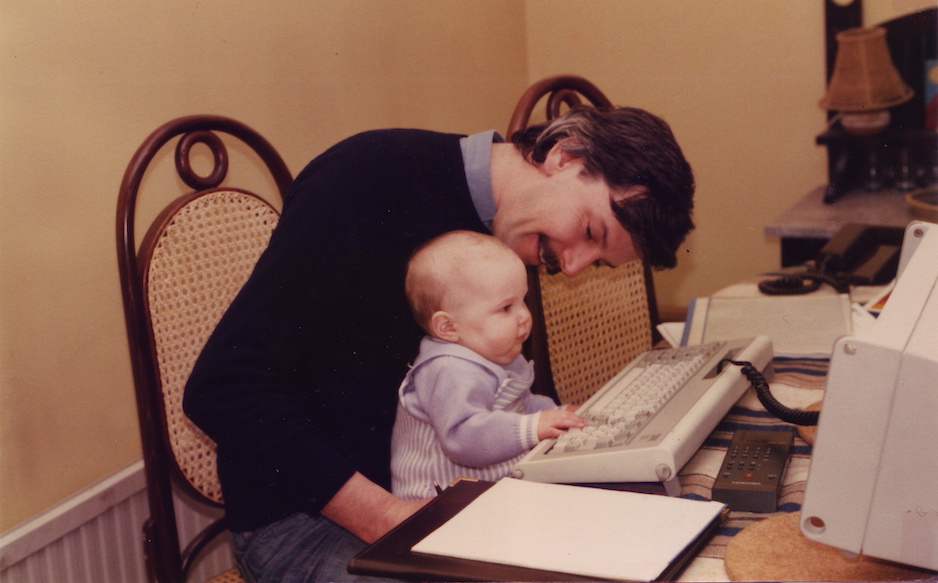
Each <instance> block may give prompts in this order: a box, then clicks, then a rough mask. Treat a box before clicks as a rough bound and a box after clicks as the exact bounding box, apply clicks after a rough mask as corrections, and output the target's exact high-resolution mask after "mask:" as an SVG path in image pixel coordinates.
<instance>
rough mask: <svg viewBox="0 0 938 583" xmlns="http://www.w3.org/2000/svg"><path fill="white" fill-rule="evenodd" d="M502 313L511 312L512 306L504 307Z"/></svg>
mask: <svg viewBox="0 0 938 583" xmlns="http://www.w3.org/2000/svg"><path fill="white" fill-rule="evenodd" d="M502 311H503V312H510V311H511V304H508V305H507V306H504V307H502Z"/></svg>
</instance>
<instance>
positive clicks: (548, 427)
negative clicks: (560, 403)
mask: <svg viewBox="0 0 938 583" xmlns="http://www.w3.org/2000/svg"><path fill="white" fill-rule="evenodd" d="M585 426H586V421H584V420H583V418H582V417H580V416H579V415H577V414H576V413H574V412H573V411H571V410H570V406H569V405H568V406H567V407H565V408H563V409H547V410H544V411H541V414H540V415H539V417H538V420H537V438H538V439H547V438H548V437H559V436H560V435H562V434H563V433H565V432H566V431H567V429H569V428H571V427H585Z"/></svg>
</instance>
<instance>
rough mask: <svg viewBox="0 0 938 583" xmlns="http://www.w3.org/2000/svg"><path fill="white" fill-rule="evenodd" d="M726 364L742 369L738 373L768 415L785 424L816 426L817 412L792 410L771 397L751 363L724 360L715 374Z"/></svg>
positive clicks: (765, 383) (759, 374)
mask: <svg viewBox="0 0 938 583" xmlns="http://www.w3.org/2000/svg"><path fill="white" fill-rule="evenodd" d="M726 363H730V364H735V365H736V366H741V367H742V370H741V371H740V372H741V373H742V374H744V375H745V376H746V378H747V379H748V380H749V382H750V383H752V387H753V388H754V389H755V390H756V396H757V397H759V402H760V403H762V406H763V407H765V408H766V410H767V411H768V412H769V413H771V414H773V415H775V416H776V417H778V418H779V419H781V420H782V421H785V422H787V423H794V424H795V425H817V422H818V417H819V416H820V413H819V412H818V411H803V410H801V409H792V408H790V407H787V406H785V405H783V404H782V403H780V402H779V401H778V400H777V399H776V398H775V397H774V396H773V395H772V391H771V390H770V389H769V383H768V382H766V380H765V377H764V376H762V373H761V372H759V371H758V370H757V369H756V367H754V366H753V365H752V363H751V362H747V361H744V360H742V361H740V360H732V359H729V358H724V359H723V360H721V361H720V363H719V364H718V365H717V372H721V371H722V370H723V365H724V364H726Z"/></svg>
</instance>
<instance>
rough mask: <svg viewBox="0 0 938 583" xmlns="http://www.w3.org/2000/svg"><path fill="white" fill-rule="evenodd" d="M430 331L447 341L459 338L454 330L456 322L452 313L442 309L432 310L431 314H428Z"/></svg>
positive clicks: (454, 340)
mask: <svg viewBox="0 0 938 583" xmlns="http://www.w3.org/2000/svg"><path fill="white" fill-rule="evenodd" d="M430 331H431V332H432V333H433V336H435V337H437V338H439V339H440V340H446V341H448V342H456V341H458V340H459V333H458V332H457V331H456V322H455V321H454V320H453V316H452V314H450V313H449V312H445V311H443V310H440V311H438V312H433V315H432V316H430Z"/></svg>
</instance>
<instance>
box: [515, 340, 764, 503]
mask: <svg viewBox="0 0 938 583" xmlns="http://www.w3.org/2000/svg"><path fill="white" fill-rule="evenodd" d="M724 358H732V359H734V360H737V361H748V362H751V363H752V364H753V366H755V367H756V368H757V369H759V370H763V369H765V368H766V367H767V366H768V365H769V363H770V362H771V360H772V342H771V340H769V338H768V337H766V336H757V337H755V338H747V339H740V340H731V341H720V342H709V343H706V344H700V345H698V346H682V347H678V348H665V349H659V350H651V351H648V352H645V353H643V354H641V355H639V356H638V357H636V358H635V359H634V360H633V361H632V362H631V363H629V365H628V366H626V367H625V368H624V369H623V370H622V371H621V372H620V373H619V374H617V375H616V376H615V377H613V378H612V380H610V381H609V382H608V383H606V385H604V386H603V387H602V388H601V389H600V390H599V391H597V392H596V394H595V395H593V396H592V397H590V399H589V400H587V401H586V402H585V403H584V404H583V405H582V406H581V407H580V408H579V409H577V413H578V414H579V415H580V416H582V417H583V418H584V419H586V421H587V423H588V425H587V426H586V427H584V428H582V429H571V430H569V431H568V432H567V433H566V434H564V435H562V436H561V437H559V438H556V439H546V440H544V441H541V442H540V443H539V444H538V445H537V446H535V447H534V449H533V450H531V451H530V452H529V453H528V454H527V455H526V456H525V457H524V458H522V459H521V461H520V462H518V465H517V466H515V469H514V472H513V474H512V475H513V476H514V477H516V478H521V479H525V480H533V481H537V482H559V483H568V484H576V483H609V482H666V483H667V482H669V481H672V480H673V479H674V478H676V476H677V473H678V471H680V469H681V468H682V467H683V466H684V464H685V463H687V461H688V460H689V459H690V458H691V456H693V455H694V453H695V452H696V451H697V449H698V448H700V445H701V444H702V443H703V441H704V439H706V438H707V436H708V435H709V434H710V432H711V431H713V428H714V427H716V425H717V423H719V422H720V419H722V418H723V417H724V416H725V415H726V413H727V412H728V411H729V410H730V408H731V407H732V406H733V404H734V403H736V401H738V400H739V398H740V397H741V396H742V395H743V393H744V392H746V389H747V388H748V387H749V381H748V380H747V379H746V377H745V376H744V375H742V374H740V370H739V369H740V367H738V366H735V365H730V364H728V365H726V366H725V367H724V368H723V370H722V372H719V373H718V372H717V365H718V364H719V362H720V361H721V360H722V359H724Z"/></svg>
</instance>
